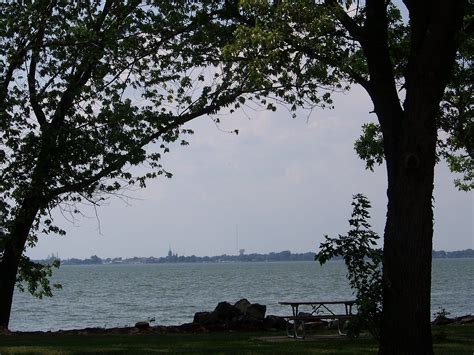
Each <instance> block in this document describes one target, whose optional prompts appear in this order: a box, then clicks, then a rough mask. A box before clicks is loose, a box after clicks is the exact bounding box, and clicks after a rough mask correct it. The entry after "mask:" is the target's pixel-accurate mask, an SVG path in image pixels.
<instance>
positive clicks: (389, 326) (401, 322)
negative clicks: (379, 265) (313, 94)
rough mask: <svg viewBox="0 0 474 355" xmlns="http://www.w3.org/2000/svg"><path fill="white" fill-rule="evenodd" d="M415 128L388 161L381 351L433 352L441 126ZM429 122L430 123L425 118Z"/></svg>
mask: <svg viewBox="0 0 474 355" xmlns="http://www.w3.org/2000/svg"><path fill="white" fill-rule="evenodd" d="M432 121H433V124H432V125H431V126H432V127H431V128H430V127H429V125H428V124H427V125H421V126H425V127H424V128H422V127H419V128H421V129H422V132H419V130H418V133H417V131H416V130H415V129H414V128H413V127H411V132H405V133H406V134H405V136H406V135H409V136H410V137H409V138H406V139H405V140H404V141H405V143H404V144H403V143H402V145H403V147H401V148H400V151H399V152H398V154H397V153H396V154H394V155H393V157H392V159H393V161H387V165H388V171H389V174H388V186H389V187H388V200H389V202H388V213H387V223H386V227H385V236H384V292H383V300H384V302H383V318H382V329H381V331H382V333H381V344H380V352H381V353H383V354H409V353H413V354H431V353H432V352H433V349H432V338H431V325H430V315H431V311H430V309H431V308H430V299H431V297H430V295H431V251H432V237H433V209H432V194H433V181H434V165H435V137H436V129H435V128H434V119H433V120H432ZM425 123H428V122H425Z"/></svg>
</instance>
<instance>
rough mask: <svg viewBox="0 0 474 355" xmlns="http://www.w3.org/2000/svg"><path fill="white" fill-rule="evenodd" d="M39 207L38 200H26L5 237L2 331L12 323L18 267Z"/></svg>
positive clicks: (0, 273) (0, 280) (0, 264)
mask: <svg viewBox="0 0 474 355" xmlns="http://www.w3.org/2000/svg"><path fill="white" fill-rule="evenodd" d="M39 206H40V203H39V199H37V198H26V199H24V201H23V204H22V208H21V209H20V210H19V213H18V215H17V218H16V219H15V221H14V222H13V224H12V226H11V228H10V230H9V232H7V233H8V234H7V235H6V236H5V237H4V238H5V239H6V240H5V245H4V250H3V257H2V258H1V261H0V330H2V329H3V330H7V329H8V325H9V323H10V314H11V307H12V302H13V291H14V290H15V284H16V278H17V273H18V266H19V263H20V258H21V255H22V253H23V250H24V248H25V244H26V240H27V238H28V234H29V233H30V229H31V226H32V225H33V222H34V220H35V217H36V214H37V213H38V210H39Z"/></svg>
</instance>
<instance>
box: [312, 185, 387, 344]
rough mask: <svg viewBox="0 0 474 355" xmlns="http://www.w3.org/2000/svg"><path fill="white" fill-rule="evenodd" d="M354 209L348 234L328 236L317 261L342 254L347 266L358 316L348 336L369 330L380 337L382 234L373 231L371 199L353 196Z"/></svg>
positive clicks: (322, 261)
mask: <svg viewBox="0 0 474 355" xmlns="http://www.w3.org/2000/svg"><path fill="white" fill-rule="evenodd" d="M352 198H353V202H352V206H353V210H352V214H351V218H350V219H349V225H350V226H351V228H352V229H351V230H350V231H349V232H348V233H347V235H339V237H337V238H330V237H328V236H327V235H326V236H325V240H324V242H322V243H321V245H320V246H319V252H318V253H317V254H316V255H315V258H314V259H315V260H316V261H319V263H320V264H321V265H323V264H325V263H326V262H327V261H328V260H330V259H332V258H333V257H337V256H342V257H343V259H344V263H345V264H346V267H347V278H348V280H349V283H350V285H351V288H352V289H353V292H354V293H355V295H356V305H357V317H356V318H355V320H353V321H351V323H352V324H350V327H349V329H348V331H349V332H348V333H349V335H355V336H357V335H359V333H360V332H361V331H362V330H363V329H368V330H369V331H370V333H371V334H372V335H373V336H374V337H375V338H376V339H379V338H380V319H381V314H382V250H381V249H379V248H376V245H377V239H379V236H378V235H377V233H375V232H374V231H372V229H371V226H370V223H369V219H370V213H369V209H370V207H371V206H370V202H369V200H368V199H367V198H366V197H365V196H364V195H362V194H356V195H354V196H353V197H352Z"/></svg>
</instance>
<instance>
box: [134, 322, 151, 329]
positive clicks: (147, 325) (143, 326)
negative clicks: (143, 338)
mask: <svg viewBox="0 0 474 355" xmlns="http://www.w3.org/2000/svg"><path fill="white" fill-rule="evenodd" d="M135 328H138V329H148V328H150V323H148V322H137V323H135Z"/></svg>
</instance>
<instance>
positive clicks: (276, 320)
mask: <svg viewBox="0 0 474 355" xmlns="http://www.w3.org/2000/svg"><path fill="white" fill-rule="evenodd" d="M263 324H264V326H265V328H266V329H277V330H285V329H286V320H285V319H283V318H282V317H278V316H272V315H268V316H266V317H265V319H264V320H263Z"/></svg>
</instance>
